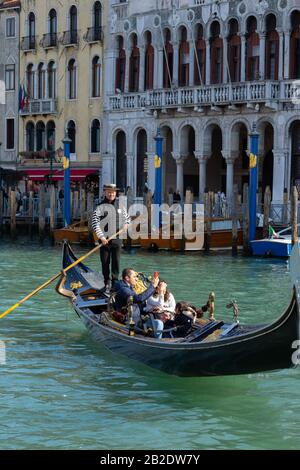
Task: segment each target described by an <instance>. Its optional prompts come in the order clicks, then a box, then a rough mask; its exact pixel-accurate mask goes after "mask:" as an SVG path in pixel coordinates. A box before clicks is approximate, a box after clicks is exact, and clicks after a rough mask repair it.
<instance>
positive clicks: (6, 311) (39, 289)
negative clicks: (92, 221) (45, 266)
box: [0, 226, 127, 319]
mask: <svg viewBox="0 0 300 470" xmlns="http://www.w3.org/2000/svg"><path fill="white" fill-rule="evenodd" d="M126 229H127V226H126V227H123V228H122V229H121V230H119V232H117V233H115V234H114V235H112V236H111V237H110V238H108V239H107V241H110V240H112V239H113V238H115V237H117V236H118V235H120V234H121V233H122V232H124V230H126ZM101 246H102V243H99V244H98V245H97V246H95V248H93V249H92V250H91V251H89V252H88V253H87V254H86V255H84V256H81V258H79V259H78V260H77V261H74V263H72V264H70V265H69V266H67V267H66V268H65V269H64V271H65V272H66V271H69V269H71V268H73V267H74V266H76V265H77V264H78V263H81V262H82V261H83V260H85V259H86V258H87V257H88V256H90V255H92V254H93V253H95V252H96V251H97V250H99V248H101ZM60 276H61V272H59V273H58V274H55V276H53V277H51V278H50V279H48V281H46V282H44V284H42V285H41V286H39V287H37V288H36V289H34V290H33V291H32V292H31V293H30V294H28V295H26V297H24V298H23V299H22V300H20V301H19V302H18V303H16V304H15V305H13V306H12V307H10V308H9V309H7V310H5V312H3V313H2V314H1V315H0V319H1V318H4V317H6V315H8V314H9V313H11V312H13V311H14V310H15V309H16V308H18V307H20V305H22V304H23V303H24V302H26V300H29V299H31V297H33V296H34V295H35V294H37V293H38V292H40V291H41V290H43V289H44V288H45V287H47V286H49V284H51V283H52V282H53V281H55V280H56V279H58V278H59V277H60Z"/></svg>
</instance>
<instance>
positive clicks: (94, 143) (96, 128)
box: [91, 119, 100, 153]
mask: <svg viewBox="0 0 300 470" xmlns="http://www.w3.org/2000/svg"><path fill="white" fill-rule="evenodd" d="M91 153H100V122H99V120H98V119H94V120H93V122H92V127H91Z"/></svg>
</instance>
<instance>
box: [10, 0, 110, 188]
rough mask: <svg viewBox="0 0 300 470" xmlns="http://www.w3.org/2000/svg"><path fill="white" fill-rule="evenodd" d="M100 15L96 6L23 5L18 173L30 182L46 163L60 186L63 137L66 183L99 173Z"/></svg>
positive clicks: (35, 1) (88, 0)
mask: <svg viewBox="0 0 300 470" xmlns="http://www.w3.org/2000/svg"><path fill="white" fill-rule="evenodd" d="M104 15H105V3H103V2H100V1H94V0H84V1H83V0H81V1H79V0H77V1H72V0H66V1H63V2H58V1H55V0H49V1H44V0H23V1H22V11H21V17H20V36H21V38H20V84H21V91H22V99H21V101H22V106H21V111H20V126H19V141H20V168H21V169H22V171H23V172H25V173H26V174H27V176H28V178H30V179H35V180H38V179H39V180H41V181H42V180H43V178H44V176H45V175H47V174H49V171H50V170H49V168H50V165H49V163H51V165H52V166H53V174H52V175H51V176H52V177H53V179H54V180H59V179H60V180H61V181H62V178H63V175H62V171H60V172H59V170H61V168H62V166H61V163H60V162H59V160H60V159H61V156H62V150H61V147H62V140H63V138H64V136H65V132H67V135H68V137H69V138H70V139H71V178H72V180H75V181H83V180H84V178H85V177H86V176H87V175H89V174H93V173H96V174H99V171H100V168H101V132H102V125H103V123H102V109H103V107H102V100H103V80H104V77H103V54H102V50H103V35H104V29H105V27H104V25H103V17H104ZM51 172H52V171H51Z"/></svg>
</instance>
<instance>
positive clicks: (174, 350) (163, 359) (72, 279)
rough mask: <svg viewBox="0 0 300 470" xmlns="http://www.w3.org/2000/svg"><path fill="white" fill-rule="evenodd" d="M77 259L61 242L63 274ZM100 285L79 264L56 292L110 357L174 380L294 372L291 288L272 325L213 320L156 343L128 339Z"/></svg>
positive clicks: (295, 320) (295, 323)
mask: <svg viewBox="0 0 300 470" xmlns="http://www.w3.org/2000/svg"><path fill="white" fill-rule="evenodd" d="M76 259H77V258H76V256H75V254H74V253H73V251H72V249H71V247H70V246H69V244H68V243H67V242H65V243H64V245H63V260H62V268H63V269H65V268H66V267H67V266H69V265H70V264H71V263H73V262H74V261H76ZM62 272H63V271H62ZM101 282H102V281H101V277H100V275H99V274H97V273H95V272H93V271H92V270H91V269H89V268H88V267H87V266H86V265H84V264H83V263H79V264H77V265H76V266H74V267H73V268H71V269H70V270H68V271H67V272H65V273H64V276H62V278H61V280H60V282H59V284H58V286H57V290H58V292H59V293H60V294H62V295H65V296H67V297H69V300H70V302H71V304H72V307H73V308H74V310H75V312H76V313H77V315H78V316H79V317H80V319H81V320H82V321H83V323H84V325H85V326H86V328H87V330H88V332H89V333H90V335H91V337H92V338H93V339H94V340H95V341H96V342H98V343H101V344H103V345H104V346H105V347H107V348H108V349H109V350H111V351H112V352H113V353H120V354H122V355H124V356H127V357H128V358H130V359H132V360H135V361H139V362H140V363H143V364H145V365H147V366H150V367H152V368H155V369H159V370H160V371H164V372H166V373H169V374H174V375H177V376H191V377H196V376H197V377H200V376H221V375H237V374H252V373H258V372H262V371H273V370H279V369H285V368H291V367H295V364H294V362H295V361H293V358H292V356H293V353H294V352H295V350H294V349H293V345H294V344H296V343H294V342H295V341H296V340H299V305H298V299H297V289H296V287H295V286H294V288H293V291H292V299H291V302H290V305H289V307H288V308H287V309H286V311H285V312H284V313H283V315H282V316H281V317H280V318H279V319H278V320H276V321H274V322H273V323H271V324H267V325H245V324H241V323H239V322H238V321H235V322H232V323H226V322H222V321H217V320H216V321H209V322H208V323H206V324H205V325H204V326H199V325H198V326H197V328H196V327H195V329H193V331H192V332H191V333H189V334H188V335H187V336H186V337H184V338H162V339H155V338H153V337H150V336H146V335H145V334H143V331H142V330H139V331H138V332H136V334H135V335H134V336H130V334H129V328H128V326H127V325H126V324H122V323H119V322H118V321H116V320H114V318H113V317H112V316H111V314H110V305H109V302H110V300H109V297H108V296H107V294H106V293H105V290H104V289H103V284H102V283H101ZM216 333H217V334H216Z"/></svg>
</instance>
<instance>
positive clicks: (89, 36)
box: [83, 27, 103, 44]
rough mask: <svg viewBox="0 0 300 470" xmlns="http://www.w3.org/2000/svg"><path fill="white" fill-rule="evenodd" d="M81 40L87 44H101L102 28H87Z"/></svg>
mask: <svg viewBox="0 0 300 470" xmlns="http://www.w3.org/2000/svg"><path fill="white" fill-rule="evenodd" d="M83 39H84V40H85V42H87V43H89V44H92V43H96V42H101V41H102V40H103V31H102V28H100V27H99V28H88V30H87V32H86V34H85V35H84V38H83Z"/></svg>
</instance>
